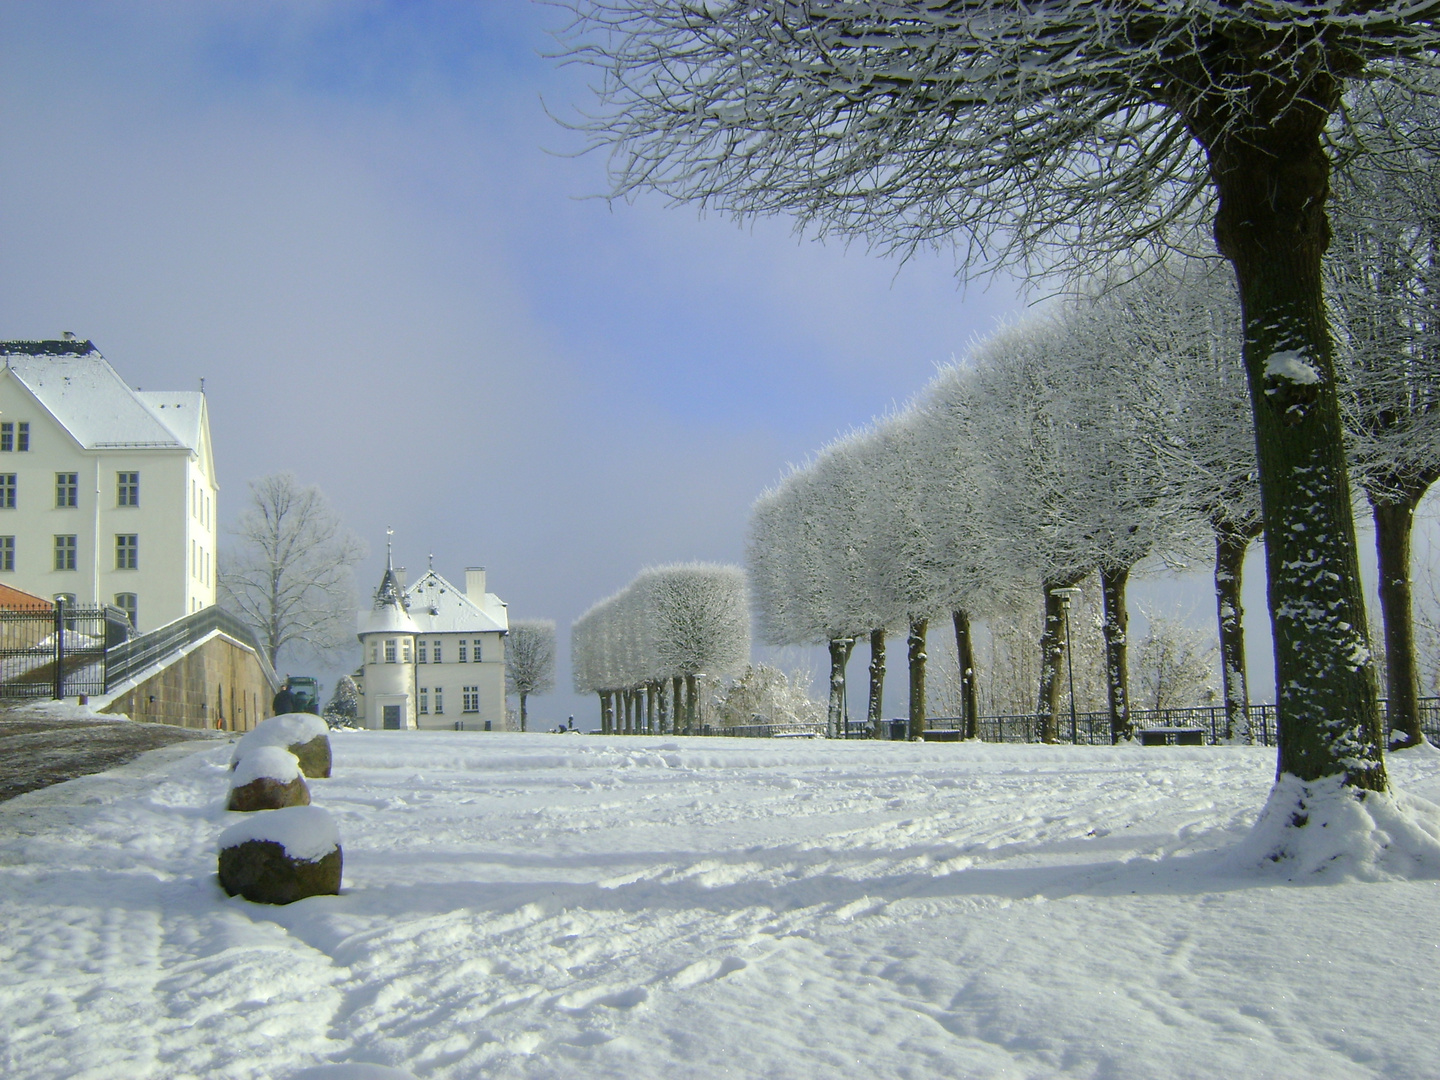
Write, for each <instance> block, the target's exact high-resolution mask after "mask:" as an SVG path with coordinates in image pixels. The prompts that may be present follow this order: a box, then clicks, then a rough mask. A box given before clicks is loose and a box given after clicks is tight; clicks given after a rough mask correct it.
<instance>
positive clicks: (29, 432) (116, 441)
mask: <svg viewBox="0 0 1440 1080" xmlns="http://www.w3.org/2000/svg"><path fill="white" fill-rule="evenodd" d="M0 359H3V363H4V368H3V369H0V582H3V583H4V584H7V585H12V586H14V587H15V588H17V589H23V590H24V591H26V592H29V593H34V594H35V595H38V596H43V597H46V598H48V599H54V598H56V597H60V596H63V597H65V599H66V600H67V601H68V602H70V603H79V604H83V605H86V606H89V605H102V604H113V605H115V606H117V607H119V608H122V609H123V610H124V611H125V612H126V613H127V614H128V615H129V616H130V620H131V622H132V623H133V624H134V625H135V626H136V627H137V628H138V629H140V630H141V631H146V630H153V629H154V628H155V627H157V626H162V625H164V624H165V623H168V622H171V621H173V620H175V619H178V618H180V617H181V616H182V615H188V614H190V613H191V612H192V611H198V610H200V609H201V608H204V607H209V606H211V605H212V604H214V603H215V542H216V536H217V531H218V530H217V529H216V525H215V515H216V509H217V507H216V503H217V499H218V496H219V485H218V484H217V483H216V480H215V458H214V455H213V453H212V452H211V447H210V418H209V414H208V411H207V408H206V403H205V395H204V394H203V393H197V392H194V391H158V392H157V391H147V392H141V391H139V390H132V389H131V388H130V387H129V386H127V385H126V384H125V381H124V380H123V379H121V378H120V376H119V374H118V373H117V372H116V371H115V369H114V368H113V367H111V366H110V362H109V361H108V360H106V359H105V357H103V356H101V355H100V352H99V350H97V349H96V348H95V346H94V345H92V344H91V343H90V342H88V341H81V340H79V339H77V338H76V337H75V335H73V334H66V335H65V337H64V338H62V339H60V340H55V341H6V342H0Z"/></svg>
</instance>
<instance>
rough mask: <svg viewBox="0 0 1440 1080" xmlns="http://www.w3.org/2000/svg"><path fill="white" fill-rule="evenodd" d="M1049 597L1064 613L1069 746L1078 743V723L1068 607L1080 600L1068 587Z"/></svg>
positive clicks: (1072, 588) (1072, 642)
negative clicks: (1057, 600) (1057, 603)
mask: <svg viewBox="0 0 1440 1080" xmlns="http://www.w3.org/2000/svg"><path fill="white" fill-rule="evenodd" d="M1050 595H1051V596H1054V597H1056V598H1057V599H1059V601H1060V610H1061V611H1063V612H1064V613H1065V666H1066V668H1067V669H1068V670H1069V674H1070V745H1072V746H1074V745H1075V744H1076V743H1078V742H1079V741H1080V734H1079V723H1078V722H1077V720H1076V718H1075V642H1074V639H1072V638H1071V637H1070V605H1071V604H1072V603H1073V602H1074V601H1076V600H1079V599H1080V589H1079V588H1078V587H1077V586H1074V585H1070V586H1064V587H1060V588H1055V589H1051V590H1050Z"/></svg>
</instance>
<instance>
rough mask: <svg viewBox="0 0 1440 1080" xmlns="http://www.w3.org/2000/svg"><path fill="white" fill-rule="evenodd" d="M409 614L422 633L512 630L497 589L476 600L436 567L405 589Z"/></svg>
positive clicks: (474, 632)
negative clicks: (444, 576) (479, 601)
mask: <svg viewBox="0 0 1440 1080" xmlns="http://www.w3.org/2000/svg"><path fill="white" fill-rule="evenodd" d="M405 599H406V601H407V602H408V603H409V605H410V617H411V618H412V619H414V620H415V625H416V626H418V627H419V628H420V632H421V633H422V634H483V633H495V632H497V631H498V632H501V633H504V632H505V631H507V630H509V628H510V621H509V618H508V616H507V614H506V611H505V605H504V604H503V603H501V601H500V598H499V597H498V596H496V595H495V594H494V593H486V594H485V599H484V601H483V606H482V605H481V604H476V603H475V602H474V600H472V599H471V598H470V597H469V596H466V595H465V592H464V590H462V589H457V588H456V587H455V586H454V585H452V584H450V582H448V581H446V580H445V579H444V578H443V577H441V576H440V575H439V574H437V573H436V572H435V571H434V570H428V571H426V573H425V575H424V576H423V577H421V578H420V579H419V580H418V581H416V582H415V584H414V585H411V586H410V587H409V588H408V589H406V590H405Z"/></svg>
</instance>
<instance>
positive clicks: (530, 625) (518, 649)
mask: <svg viewBox="0 0 1440 1080" xmlns="http://www.w3.org/2000/svg"><path fill="white" fill-rule="evenodd" d="M553 689H555V622H554V620H552V619H515V620H514V621H512V622H511V623H510V635H509V638H508V639H507V640H506V642H505V692H506V693H507V694H514V695H515V696H516V697H517V698H519V699H520V730H521V731H524V730H526V719H527V713H526V707H525V703H526V701H527V700H528V699H529V698H530V697H531V696H533V695H538V694H548V693H549V692H550V691H551V690H553Z"/></svg>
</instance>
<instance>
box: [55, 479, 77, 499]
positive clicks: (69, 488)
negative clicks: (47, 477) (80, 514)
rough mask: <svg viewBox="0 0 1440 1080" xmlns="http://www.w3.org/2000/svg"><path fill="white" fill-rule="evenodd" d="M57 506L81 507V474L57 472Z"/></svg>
mask: <svg viewBox="0 0 1440 1080" xmlns="http://www.w3.org/2000/svg"><path fill="white" fill-rule="evenodd" d="M55 505H56V506H79V505H80V474H79V473H73V472H57V473H56V474H55Z"/></svg>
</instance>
